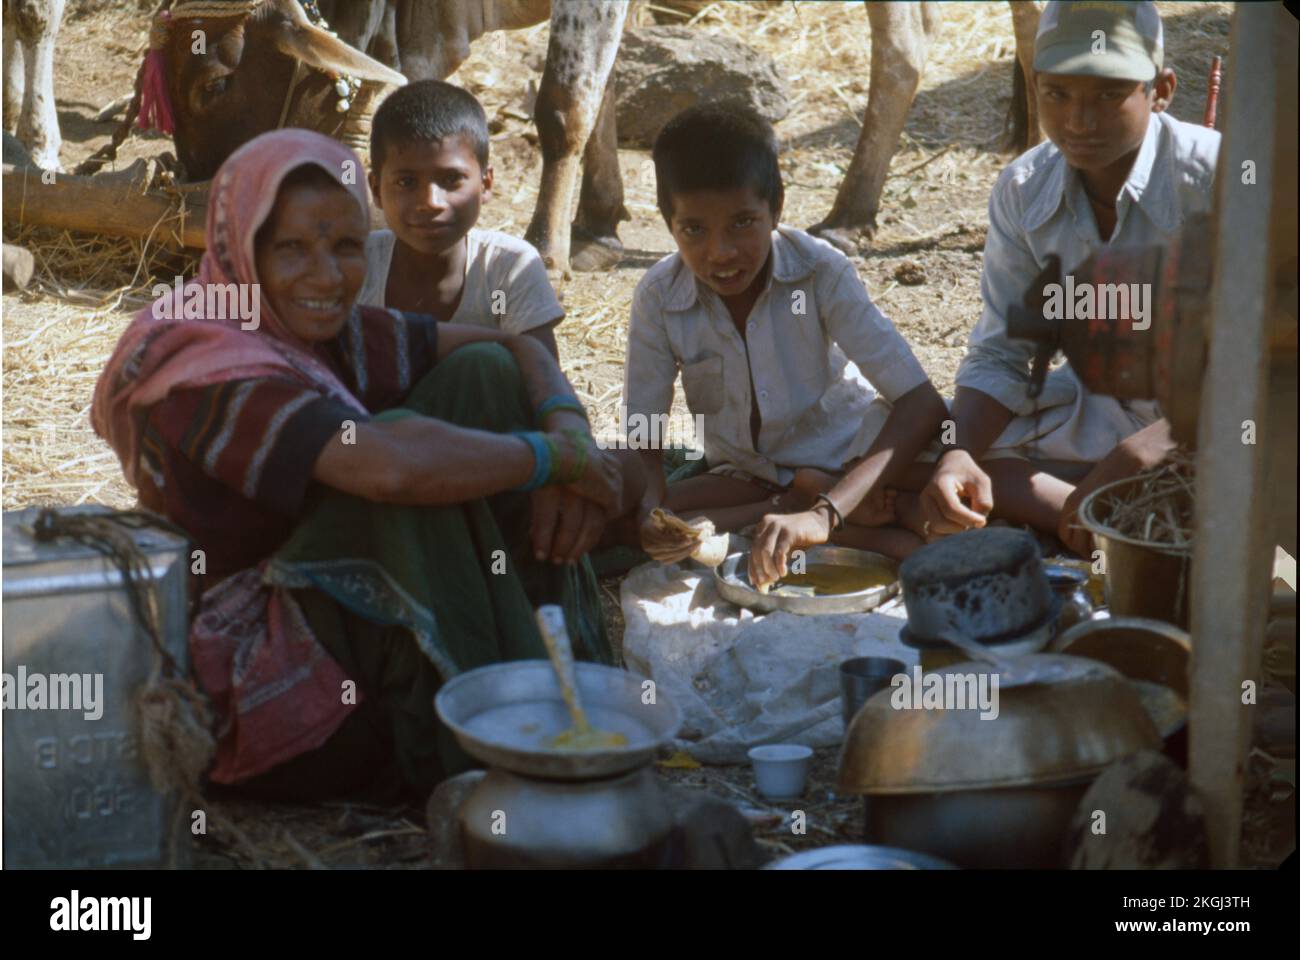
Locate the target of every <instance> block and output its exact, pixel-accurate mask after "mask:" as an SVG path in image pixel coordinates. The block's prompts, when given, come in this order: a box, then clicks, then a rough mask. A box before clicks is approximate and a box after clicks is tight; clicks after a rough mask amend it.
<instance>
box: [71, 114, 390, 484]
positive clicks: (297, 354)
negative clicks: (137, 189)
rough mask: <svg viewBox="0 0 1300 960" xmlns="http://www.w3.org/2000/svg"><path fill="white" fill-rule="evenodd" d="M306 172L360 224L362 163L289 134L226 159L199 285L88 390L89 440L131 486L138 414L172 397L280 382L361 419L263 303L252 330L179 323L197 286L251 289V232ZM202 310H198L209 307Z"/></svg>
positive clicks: (279, 133)
mask: <svg viewBox="0 0 1300 960" xmlns="http://www.w3.org/2000/svg"><path fill="white" fill-rule="evenodd" d="M307 163H310V164H315V165H317V166H319V167H320V168H321V169H323V170H325V171H326V172H328V173H329V174H330V175H331V176H332V177H333V178H334V179H335V180H336V181H337V182H338V184H339V185H340V186H342V187H343V188H344V189H346V190H347V191H348V192H349V193H350V194H352V196H354V197H355V198H356V200H357V203H358V204H360V205H361V210H362V212H363V213H365V214H367V216H368V214H369V209H370V206H369V199H368V197H367V196H366V189H365V186H364V183H363V181H362V179H361V177H360V176H359V173H360V171H361V169H362V167H361V162H360V161H359V160H358V159H357V156H356V154H355V153H353V152H352V151H351V150H350V149H348V148H347V147H345V146H344V145H343V144H341V143H339V142H338V141H336V140H332V139H330V138H329V137H326V136H323V135H322V134H319V133H313V132H311V131H309V130H297V129H290V130H274V131H272V132H270V133H264V134H262V135H261V136H259V137H255V138H254V139H252V140H250V141H249V142H248V143H246V144H244V145H243V146H242V147H240V148H239V149H238V150H236V151H235V152H234V153H233V154H231V155H230V157H229V158H228V159H227V160H226V162H225V163H223V164H222V165H221V169H220V170H218V171H217V175H216V177H215V178H214V179H213V181H212V190H211V192H210V194H209V197H208V217H207V251H206V252H205V253H204V255H203V259H202V261H200V263H199V272H198V276H196V277H195V278H194V279H192V280H190V281H189V282H188V283H187V284H185V286H184V287H183V288H182V290H181V291H180V295H179V296H178V295H177V293H176V291H175V290H173V291H172V292H170V293H168V294H167V295H166V296H165V297H162V298H160V299H159V300H158V301H156V302H155V303H154V304H152V305H151V306H149V307H147V308H146V309H144V310H141V311H140V312H139V313H138V314H136V316H135V319H134V320H132V321H131V324H130V326H128V327H127V328H126V330H125V332H123V334H122V337H121V339H120V340H119V341H118V344H117V348H116V349H115V350H114V351H113V356H112V357H111V358H110V359H109V361H108V366H107V367H105V369H104V372H103V374H101V375H100V378H99V382H98V383H97V384H96V385H95V399H94V403H93V405H92V407H91V412H90V415H91V422H92V423H93V425H94V428H95V432H96V433H97V434H99V435H100V436H101V437H103V438H104V439H106V440H107V441H108V442H109V444H110V445H111V446H112V447H113V449H114V450H115V451H116V452H117V455H118V459H119V460H121V461H122V471H123V473H125V474H126V478H127V480H128V481H129V482H130V483H131V484H132V485H133V486H135V485H136V469H137V465H138V463H139V439H140V438H139V433H140V427H141V425H142V423H143V414H144V413H145V412H146V411H147V410H148V408H149V407H151V406H153V405H154V404H156V403H158V402H159V401H161V400H162V399H163V398H164V397H166V396H167V394H168V393H169V392H170V391H172V390H178V389H182V388H186V387H202V386H208V385H210V384H214V383H222V382H223V381H226V380H241V379H248V378H252V377H265V376H278V377H288V378H289V379H292V380H296V381H298V382H300V383H303V384H306V385H309V386H313V387H316V388H317V389H319V390H320V391H321V393H322V394H324V395H326V396H329V397H332V398H334V399H336V400H339V401H341V402H343V403H346V404H348V405H349V406H351V407H353V408H355V409H356V410H357V411H358V412H365V407H364V406H363V405H362V404H361V402H360V401H359V400H357V399H356V398H355V397H354V396H353V395H352V394H351V393H350V392H349V391H348V389H347V388H346V387H345V386H344V385H343V384H342V383H341V382H340V381H339V379H338V377H337V376H335V374H334V373H333V372H332V371H331V370H330V368H329V367H328V366H327V365H326V364H325V363H324V362H322V361H321V359H320V357H319V356H318V355H317V354H316V352H315V350H314V348H313V347H312V345H311V344H309V343H307V342H305V341H302V340H300V339H298V338H297V337H295V336H294V334H293V333H292V332H291V331H290V330H289V329H288V328H287V327H286V326H285V325H284V324H283V322H282V321H281V320H280V319H279V318H278V317H276V315H275V312H274V311H273V310H272V309H271V305H270V302H269V301H268V300H267V299H266V298H265V297H262V299H261V301H260V304H259V309H260V311H261V312H260V315H259V319H260V325H259V327H258V329H256V330H243V329H241V327H240V320H239V319H238V318H228V319H220V318H215V317H204V318H202V319H180V318H181V317H183V316H184V310H183V307H184V301H185V293H186V291H188V290H189V289H190V287H192V286H193V285H195V284H200V285H203V286H204V287H205V288H206V285H207V284H222V285H224V284H228V283H237V284H252V283H256V282H257V270H256V265H255V259H254V257H255V252H254V249H253V243H254V238H255V236H256V234H257V230H258V228H259V227H261V226H262V224H263V223H264V222H265V221H266V219H267V217H268V216H270V213H271V210H272V209H273V208H274V206H275V201H276V196H277V194H278V193H279V189H280V183H281V182H282V181H283V180H284V178H285V176H286V175H287V174H288V173H289V171H291V170H293V169H294V168H295V167H299V166H302V165H303V164H307ZM349 164H350V166H349ZM349 169H350V170H351V171H353V173H354V174H358V176H353V177H352V178H351V180H352V182H351V183H348V182H346V181H345V179H344V172H345V171H346V170H349ZM259 295H260V294H259ZM168 300H170V311H169V314H170V316H171V317H173V318H177V319H162V318H159V317H157V316H155V308H157V307H159V306H160V305H164V303H165V301H168ZM203 300H204V303H205V305H206V301H207V297H206V296H205V297H203Z"/></svg>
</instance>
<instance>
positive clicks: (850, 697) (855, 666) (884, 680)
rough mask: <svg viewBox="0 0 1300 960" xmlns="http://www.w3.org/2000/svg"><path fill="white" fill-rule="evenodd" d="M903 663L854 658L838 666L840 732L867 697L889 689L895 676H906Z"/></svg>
mask: <svg viewBox="0 0 1300 960" xmlns="http://www.w3.org/2000/svg"><path fill="white" fill-rule="evenodd" d="M906 672H907V664H905V663H904V662H903V661H902V660H895V659H893V658H892V657H854V658H853V659H852V660H845V661H844V662H843V663H841V664H840V702H841V703H842V705H843V708H844V730H845V732H846V733H847V732H848V729H849V724H851V723H852V722H853V718H854V717H855V716H857V713H858V709H859V708H860V707H861V706H862V705H863V704H864V703H866V702H867V700H868V699H870V697H871V695H872V694H874V693H876V692H877V691H879V690H884V689H885V688H887V687H888V686H889V681H890V680H891V679H892V678H893V676H894V675H895V674H898V673H906Z"/></svg>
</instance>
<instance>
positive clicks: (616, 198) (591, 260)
mask: <svg viewBox="0 0 1300 960" xmlns="http://www.w3.org/2000/svg"><path fill="white" fill-rule="evenodd" d="M614 98H615V90H614V74H613V71H612V70H611V71H610V77H609V82H608V83H607V84H606V85H605V96H604V98H603V99H602V100H601V103H600V113H598V114H597V115H596V129H595V130H593V131H592V134H591V137H590V139H588V140H587V150H586V152H585V153H584V154H583V155H582V192H581V193H580V194H579V195H578V216H577V218H576V219H575V220H574V221H573V233H572V243H573V248H572V251H571V259H572V263H573V269H574V270H581V271H584V272H587V271H592V270H609V269H610V268H612V267H613V266H614V265H615V264H617V263H618V262H619V260H621V259H622V258H623V244H622V242H621V241H620V240H619V239H618V225H619V223H620V222H621V221H623V220H631V219H632V215H631V214H629V213H628V212H627V207H625V206H623V176H622V173H621V172H620V171H619V167H618V130H617V128H616V126H615V122H614Z"/></svg>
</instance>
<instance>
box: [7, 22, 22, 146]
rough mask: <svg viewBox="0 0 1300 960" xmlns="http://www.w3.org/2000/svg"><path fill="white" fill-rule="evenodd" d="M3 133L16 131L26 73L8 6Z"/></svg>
mask: <svg viewBox="0 0 1300 960" xmlns="http://www.w3.org/2000/svg"><path fill="white" fill-rule="evenodd" d="M4 12H5V17H4V71H5V72H4V85H5V92H4V97H5V99H4V132H5V133H16V132H17V131H18V118H19V116H20V115H21V114H22V112H23V85H24V83H25V81H26V79H27V73H26V71H25V70H24V69H23V45H22V44H21V43H19V42H18V33H17V31H16V30H15V24H14V20H13V18H12V17H10V16H9V4H7V3H6V4H5V5H4Z"/></svg>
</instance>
